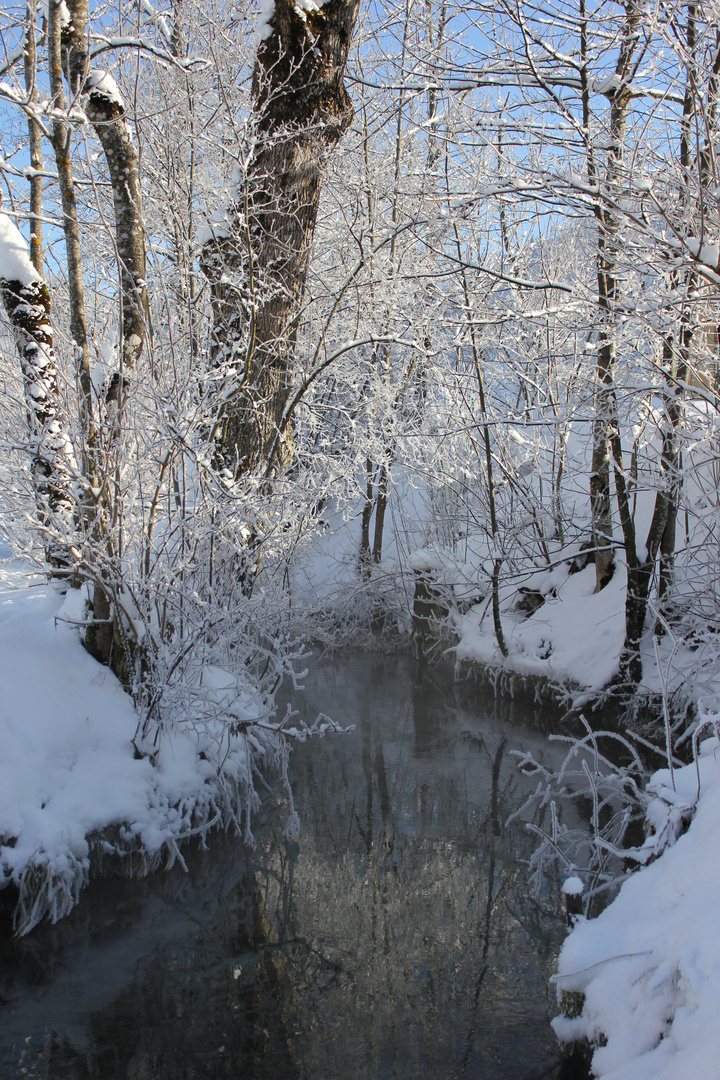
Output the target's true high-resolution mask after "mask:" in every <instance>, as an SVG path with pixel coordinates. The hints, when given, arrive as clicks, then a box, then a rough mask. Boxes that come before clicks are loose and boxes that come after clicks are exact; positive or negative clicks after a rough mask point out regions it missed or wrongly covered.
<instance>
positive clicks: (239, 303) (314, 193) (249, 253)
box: [201, 0, 359, 478]
mask: <svg viewBox="0 0 720 1080" xmlns="http://www.w3.org/2000/svg"><path fill="white" fill-rule="evenodd" d="M358 5H359V0H330V2H329V3H326V4H324V5H323V6H322V7H318V8H314V7H312V6H311V5H303V6H300V5H299V4H298V5H296V4H295V3H293V2H292V0H276V3H275V9H274V13H273V14H272V16H271V18H270V19H269V22H268V24H267V25H266V27H264V29H263V32H264V33H265V34H266V36H265V37H264V38H263V39H262V40H261V42H260V45H259V47H258V52H257V58H256V63H255V71H254V74H253V88H252V98H253V126H254V131H253V139H254V145H253V147H252V151H251V154H250V157H249V161H248V163H247V165H246V167H245V169H244V170H243V175H242V176H241V177H240V178H239V181H238V183H237V185H236V192H235V202H234V204H233V205H232V206H231V207H230V208H229V210H228V214H227V217H228V221H227V227H225V228H223V229H222V230H217V231H216V232H215V233H214V235H213V236H212V237H211V239H209V240H208V241H207V242H206V244H205V245H204V248H203V251H202V258H201V262H202V268H203V270H204V272H205V274H206V276H207V278H208V281H209V282H210V288H211V295H212V306H213V321H214V342H213V348H212V364H213V372H212V376H213V378H217V379H218V381H220V382H222V383H223V384H224V386H225V397H224V402H223V405H222V407H221V409H220V413H219V416H218V419H217V423H216V425H215V428H214V431H213V435H214V440H215V456H214V463H215V466H216V468H219V469H225V470H228V471H229V473H230V474H231V475H232V477H233V478H235V477H238V476H239V475H242V474H244V473H247V472H250V471H257V470H262V471H265V472H266V473H267V474H268V475H272V474H273V473H274V472H277V471H279V470H280V469H282V468H283V466H284V465H286V464H287V463H288V461H289V460H290V458H291V456H292V436H291V433H290V431H289V430H288V427H289V425H288V423H287V422H286V420H285V409H286V406H287V404H288V399H289V395H290V388H291V385H292V380H293V376H294V370H295V352H296V345H297V336H298V324H299V319H300V316H301V307H302V299H303V292H304V289H305V282H306V278H307V270H308V259H309V254H310V245H311V243H312V237H313V231H314V228H315V221H316V217H317V210H318V203H319V200H320V192H321V188H322V180H323V172H324V162H325V159H326V157H327V154H328V153H329V152H330V151H331V150H332V149H333V148H334V147H335V146H336V144H337V142H338V140H339V139H340V137H341V135H342V134H343V132H344V131H345V130H346V129H347V127H348V126H349V124H350V122H351V120H352V115H353V110H352V105H351V103H350V98H349V96H348V94H347V91H346V90H345V86H344V85H343V73H344V69H345V63H346V60H347V55H348V49H349V46H350V40H351V37H352V32H353V28H354V25H355V19H356V16H357V10H358ZM307 7H312V10H306V8H307Z"/></svg>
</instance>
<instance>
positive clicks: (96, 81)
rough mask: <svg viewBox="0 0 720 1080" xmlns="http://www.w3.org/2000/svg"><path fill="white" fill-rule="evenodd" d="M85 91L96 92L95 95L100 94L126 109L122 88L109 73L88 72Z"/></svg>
mask: <svg viewBox="0 0 720 1080" xmlns="http://www.w3.org/2000/svg"><path fill="white" fill-rule="evenodd" d="M85 90H86V91H90V90H94V91H95V93H100V94H102V95H103V97H106V98H107V99H108V101H112V102H114V104H116V105H119V106H120V107H121V108H122V109H124V108H125V102H124V101H123V96H122V94H121V93H120V88H119V87H118V84H117V83H116V82H115V80H114V79H113V77H112V75H111V74H110V73H109V72H108V71H98V70H95V71H90V72H88V77H87V79H86V80H85Z"/></svg>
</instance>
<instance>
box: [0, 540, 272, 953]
mask: <svg viewBox="0 0 720 1080" xmlns="http://www.w3.org/2000/svg"><path fill="white" fill-rule="evenodd" d="M78 605H80V607H81V606H82V599H81V594H80V593H78V592H76V591H72V590H71V591H70V592H69V593H68V595H67V597H65V598H64V597H63V596H62V595H61V593H60V592H59V591H58V589H57V587H56V586H55V585H53V584H48V583H47V582H46V581H45V578H44V575H43V574H41V573H33V572H32V568H31V567H30V566H29V565H27V564H23V563H20V562H19V561H17V560H10V559H7V560H6V561H4V562H3V563H2V564H0V745H1V746H2V753H1V754H0V888H2V887H3V886H14V887H15V889H16V890H17V893H13V895H14V896H16V898H17V899H18V906H17V909H16V911H15V919H16V924H17V928H18V930H19V931H20V932H25V931H27V930H29V929H31V928H32V926H34V925H35V924H36V923H37V922H38V921H39V920H40V919H41V918H43V917H46V916H48V917H50V918H51V919H53V920H54V919H56V918H60V917H62V916H63V915H64V914H66V913H67V911H69V910H70V908H71V907H72V906H73V904H74V903H75V902H76V900H77V897H78V894H79V892H80V890H81V889H82V887H83V885H84V884H85V883H86V882H87V880H88V877H89V875H90V873H91V872H92V867H93V863H94V862H98V861H99V860H101V859H103V858H107V857H110V858H112V857H125V856H128V855H132V856H133V857H134V858H135V860H136V862H135V867H136V869H137V868H138V867H143V866H144V867H146V868H150V867H152V866H154V865H159V864H160V863H165V862H172V861H173V860H174V859H175V858H177V857H178V856H180V852H179V845H180V844H181V843H182V841H183V840H184V839H186V838H187V837H188V836H189V835H191V834H192V833H193V831H194V830H197V829H199V828H204V827H207V826H208V825H209V824H210V823H212V822H213V819H217V818H218V817H219V816H220V814H221V812H222V814H223V815H224V816H225V818H226V819H227V817H228V816H229V815H234V816H235V819H236V820H239V819H240V818H241V817H242V815H243V812H244V811H245V810H246V809H247V804H248V800H250V801H252V798H253V795H252V783H251V782H250V780H249V771H250V769H251V762H250V759H249V753H248V744H247V740H246V739H245V737H244V736H239V737H235V738H232V739H231V738H230V737H229V736H228V735H227V732H226V731H225V730H223V731H221V730H217V731H215V732H213V731H211V730H210V729H209V728H208V725H207V724H204V725H203V726H202V727H201V728H200V729H198V728H197V727H196V726H195V725H194V724H193V723H192V720H191V718H190V719H188V721H187V722H185V723H182V722H181V723H179V724H177V725H174V727H173V730H172V731H169V730H168V731H163V732H162V744H161V752H160V753H159V754H158V756H157V759H156V761H155V762H153V761H151V759H150V757H148V756H143V757H139V756H137V755H136V754H135V753H134V750H133V739H134V737H135V735H136V730H137V727H138V721H139V717H138V713H137V712H136V710H135V708H134V707H133V705H132V702H131V700H130V698H129V697H128V695H127V694H125V693H124V691H123V690H122V688H121V686H120V684H119V683H118V681H117V679H116V678H115V676H114V675H113V674H112V673H111V672H110V671H109V670H108V669H107V668H104V667H101V666H100V665H99V664H98V663H96V661H95V660H93V659H92V657H90V656H89V655H88V653H87V652H86V651H85V650H84V649H83V647H82V645H81V643H80V639H79V634H78V631H77V629H76V628H75V626H74V625H73V621H74V620H78V619H79V618H81V617H82V611H81V610H78ZM216 682H217V684H218V685H216V686H215V687H213V688H211V692H212V693H214V694H215V695H216V696H219V698H224V699H227V700H228V701H229V700H230V699H232V701H233V703H234V709H235V711H238V709H241V710H242V712H243V715H245V716H246V717H247V718H248V719H253V718H256V717H257V716H258V715H261V708H262V707H261V705H260V703H259V702H257V701H253V700H252V699H251V697H250V695H249V693H248V692H247V691H245V692H244V693H243V692H239V691H238V687H237V685H236V684H234V683H232V682H231V681H230V680H229V679H227V680H226V684H225V685H224V686H223V685H221V684H222V680H221V679H220V678H218V679H216ZM158 734H159V733H158ZM251 752H252V751H251ZM218 761H221V763H222V764H221V768H218V766H217V762H218ZM180 857H181V856H180ZM11 891H12V889H11Z"/></svg>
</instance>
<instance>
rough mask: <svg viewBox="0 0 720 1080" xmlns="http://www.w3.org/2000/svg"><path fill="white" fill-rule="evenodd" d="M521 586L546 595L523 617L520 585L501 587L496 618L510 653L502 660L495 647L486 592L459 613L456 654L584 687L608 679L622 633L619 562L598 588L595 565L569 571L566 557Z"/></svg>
mask: <svg viewBox="0 0 720 1080" xmlns="http://www.w3.org/2000/svg"><path fill="white" fill-rule="evenodd" d="M523 585H524V586H525V587H526V588H530V589H533V590H534V589H537V591H538V592H541V593H543V594H544V595H545V602H544V604H543V605H542V607H540V608H539V609H538V610H537V611H536V612H535V613H534V614H533V615H532V616H531V617H530V618H526V617H525V614H524V613H522V612H518V611H517V610H516V609H515V607H514V604H515V602H516V598H517V591H516V590H517V586H516V585H513V586H512V587H511V588H510V589H506V590H505V592H504V594H503V595H504V603H501V617H502V623H503V632H504V636H505V642H506V645H507V647H508V651H509V655H508V657H507V658H506V659H503V657H502V656H501V654H500V651H499V649H498V646H497V641H496V639H495V631H494V627H493V620H492V614H491V612H490V610H489V604H490V600H489V597H488V598H486V599H485V600H483V602H482V603H481V604H478V605H476V606H475V607H473V608H472V609H471V610H470V611H469V612H468V613H467V614H466V615H462V616H460V618H459V631H460V642H459V644H458V646H457V649H456V655H457V657H458V659H459V660H467V661H470V662H472V661H480V662H481V663H484V664H488V665H490V666H493V667H504V668H506V669H508V670H510V671H514V672H517V673H518V674H520V675H525V676H539V677H541V678H546V679H549V680H550V681H552V682H562V683H564V684H566V685H575V686H580V687H583V688H587V689H589V690H600V689H601V688H602V687H603V686H605V685H607V683H608V682H609V681H610V680H611V679H612V677H613V676H614V675H615V673H616V671H617V668H618V663H619V660H620V653H621V651H622V646H623V641H624V635H625V615H624V604H625V568H624V566H622V565H618V567H617V569H616V571H615V574H614V575H613V577H612V580H611V581H610V583H609V584H608V585H607V586H606V587H605V588H604V589H603V590H602V592H599V593H596V592H595V567H594V565H589V566H586V567H585V569H584V570H581V571H580V572H579V573H575V574H570V572H569V564H568V563H567V562H564V563H561V564H560V565H559V566H557V567H555V568H553V569H550V570H548V571H545V572H540V573H538V574H534V575H532V576H531V577H528V578H527V579H524V581H523ZM578 628H583V629H581V630H580V632H578ZM585 628H591V630H589V631H587V632H586V630H585Z"/></svg>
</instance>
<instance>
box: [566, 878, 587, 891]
mask: <svg viewBox="0 0 720 1080" xmlns="http://www.w3.org/2000/svg"><path fill="white" fill-rule="evenodd" d="M583 888H584V885H583V883H582V880H581V879H580V878H579V877H569V878H566V880H565V881H564V882H563V887H562V891H563V892H564V894H565V896H580V894H581V893H582V891H583Z"/></svg>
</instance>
